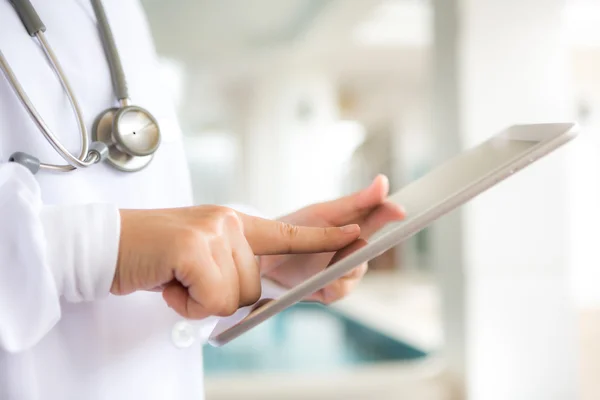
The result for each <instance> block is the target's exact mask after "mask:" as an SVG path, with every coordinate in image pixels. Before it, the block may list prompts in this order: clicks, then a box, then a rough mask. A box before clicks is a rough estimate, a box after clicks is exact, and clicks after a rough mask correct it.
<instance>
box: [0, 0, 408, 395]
mask: <svg viewBox="0 0 600 400" xmlns="http://www.w3.org/2000/svg"><path fill="white" fill-rule="evenodd" d="M11 3H14V4H11ZM37 17H39V19H37ZM173 23H174V24H175V23H176V22H175V21H174V22H173ZM191 40H192V39H191ZM0 51H1V56H0V66H2V68H1V70H2V71H3V74H0V221H1V222H2V224H1V225H0V399H3V400H9V399H10V400H12V399H19V400H37V399H44V400H47V399H51V400H54V399H56V400H67V399H74V400H75V399H77V400H81V399H111V400H114V399H124V400H125V399H127V400H131V399H157V400H158V399H160V400H165V399H201V398H203V387H202V354H201V345H200V344H196V345H194V346H191V347H189V348H185V349H180V348H177V347H176V346H175V345H174V344H173V341H172V339H171V334H172V329H173V327H174V326H176V325H177V323H178V322H179V321H181V320H182V319H183V318H187V319H190V320H197V321H200V322H199V323H200V324H201V325H202V324H204V326H203V328H204V329H205V330H207V331H208V332H210V330H211V329H212V328H213V327H214V325H215V319H214V318H206V317H214V316H216V317H226V316H229V315H231V314H233V313H234V312H235V311H236V310H237V309H238V308H240V307H244V306H248V305H251V304H252V303H254V302H255V301H257V300H258V299H259V298H260V297H261V292H262V295H265V291H264V285H265V284H267V283H268V282H275V283H277V284H278V285H280V286H284V287H288V286H290V285H294V284H295V283H297V282H299V281H301V280H303V279H305V278H306V277H307V276H309V275H310V274H313V273H314V272H315V271H316V270H318V269H322V268H324V267H325V266H326V265H327V263H328V262H329V260H330V259H331V256H332V252H334V251H336V250H338V249H340V248H342V247H344V246H346V245H348V244H349V243H351V242H353V241H355V240H356V239H357V238H358V237H359V236H362V237H364V238H368V237H369V235H370V234H371V233H372V232H373V231H375V230H376V229H378V228H379V227H381V226H382V225H384V224H385V223H387V222H389V221H391V220H395V219H399V218H402V216H403V214H402V210H401V209H400V208H398V207H396V206H394V205H392V204H389V203H387V202H385V198H386V196H387V192H388V184H387V181H386V179H385V178H384V177H378V178H376V179H375V181H374V182H373V183H372V184H371V185H370V186H369V187H368V188H365V189H364V190H362V191H360V192H358V193H355V194H353V195H350V196H348V197H345V198H341V199H338V200H334V201H331V202H327V203H322V204H316V205H312V206H309V207H307V208H304V209H302V210H300V211H297V212H295V213H293V214H290V215H288V216H285V217H283V218H281V219H280V220H278V221H270V220H265V219H260V218H256V217H252V216H250V215H246V214H243V213H240V212H237V211H234V210H233V209H230V208H225V207H217V206H197V207H192V206H191V205H192V200H191V191H190V183H189V176H188V170H187V167H186V162H185V159H184V152H183V147H182V141H181V133H180V131H179V128H178V126H177V123H176V117H175V113H174V110H173V107H172V105H171V103H170V102H169V100H168V96H167V92H166V91H165V89H164V87H162V86H161V84H160V83H159V80H158V79H157V78H158V75H157V60H156V55H155V52H154V48H153V45H152V42H151V36H150V32H149V30H148V25H147V23H146V20H145V19H144V15H143V12H142V9H141V6H140V4H138V2H137V1H134V0H126V1H124V0H104V2H102V3H101V2H100V1H98V0H93V1H90V0H55V1H52V2H50V1H44V0H32V1H31V4H30V3H29V2H28V1H19V0H12V2H11V1H9V0H0ZM53 64H54V65H53ZM57 71H58V72H57ZM59 77H62V78H63V79H64V81H63V82H61V79H59ZM65 78H66V79H65ZM106 110H108V111H106ZM293 253H295V254H296V255H292V254H293ZM316 253H321V254H316ZM323 253H326V254H323ZM255 256H261V257H258V258H257V257H255ZM257 259H258V261H256V260H257ZM365 270H366V266H361V267H360V268H357V269H356V270H355V271H354V272H352V273H351V274H349V275H348V276H346V277H344V278H342V279H340V280H339V281H337V282H335V283H334V284H332V285H331V286H330V287H328V288H326V289H324V290H322V291H320V292H319V293H316V294H315V296H314V298H315V299H317V300H319V301H322V302H324V303H330V302H332V301H335V300H337V299H339V298H340V297H342V296H344V295H346V294H347V293H348V292H349V291H350V290H351V289H352V287H353V286H354V285H355V284H356V283H357V282H358V281H359V280H360V278H361V277H362V276H363V274H364V273H365ZM261 280H262V282H261ZM261 287H262V289H261Z"/></svg>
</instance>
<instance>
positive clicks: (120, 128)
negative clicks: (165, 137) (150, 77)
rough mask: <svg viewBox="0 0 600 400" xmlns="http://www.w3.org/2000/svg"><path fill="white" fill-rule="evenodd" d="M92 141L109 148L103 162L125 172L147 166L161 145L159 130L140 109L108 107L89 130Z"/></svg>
mask: <svg viewBox="0 0 600 400" xmlns="http://www.w3.org/2000/svg"><path fill="white" fill-rule="evenodd" d="M92 134H93V138H94V140H97V141H100V142H103V143H104V144H106V145H107V146H108V149H109V152H108V156H107V157H106V162H108V163H109V164H111V165H112V166H113V167H115V168H117V169H119V170H121V171H124V172H135V171H139V170H141V169H143V168H144V167H146V166H147V165H148V164H149V163H150V162H151V161H152V159H153V158H154V152H155V151H156V150H157V149H158V147H159V146H160V141H161V140H160V139H161V138H160V129H159V126H158V122H157V121H156V120H155V119H154V117H152V115H151V114H150V113H149V112H148V111H146V110H144V109H143V108H141V107H137V106H130V105H127V106H125V107H120V108H111V109H109V110H107V111H105V112H104V113H103V114H102V115H100V116H99V117H98V118H97V119H96V121H95V123H94V127H93V130H92Z"/></svg>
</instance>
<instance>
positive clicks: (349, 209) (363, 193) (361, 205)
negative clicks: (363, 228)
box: [318, 175, 390, 225]
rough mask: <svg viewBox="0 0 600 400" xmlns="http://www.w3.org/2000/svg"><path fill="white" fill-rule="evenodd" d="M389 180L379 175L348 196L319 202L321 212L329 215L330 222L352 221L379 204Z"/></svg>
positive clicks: (384, 194)
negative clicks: (366, 185) (364, 186)
mask: <svg viewBox="0 0 600 400" xmlns="http://www.w3.org/2000/svg"><path fill="white" fill-rule="evenodd" d="M389 187H390V185H389V181H388V179H387V177H386V176H385V175H379V176H377V178H375V179H374V180H373V182H371V184H370V185H369V186H368V187H366V188H364V189H362V190H360V191H358V192H356V193H353V194H351V195H349V196H345V197H341V198H339V199H336V200H332V201H328V202H326V203H322V204H319V205H318V206H319V207H320V208H321V209H322V213H323V214H326V215H328V216H329V218H330V220H331V222H332V223H335V224H338V225H339V224H342V223H344V222H342V221H352V220H355V219H357V218H360V217H362V216H364V215H365V214H368V213H370V212H371V211H372V210H373V209H374V208H375V207H377V206H379V205H381V204H382V203H383V202H384V201H385V199H386V197H387V195H388V192H389Z"/></svg>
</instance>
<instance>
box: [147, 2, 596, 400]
mask: <svg viewBox="0 0 600 400" xmlns="http://www.w3.org/2000/svg"><path fill="white" fill-rule="evenodd" d="M142 3H143V5H144V7H145V9H146V11H147V15H148V20H149V23H150V26H151V29H152V31H153V34H154V39H155V43H156V47H157V51H158V53H159V55H160V57H161V63H162V67H163V72H164V79H165V81H166V83H167V84H168V87H169V88H170V90H171V94H172V96H173V99H174V101H175V104H176V107H177V112H178V114H179V118H180V123H181V126H182V128H183V133H184V140H185V146H186V151H187V155H188V161H189V165H190V168H191V171H192V178H193V185H194V193H195V200H196V202H197V203H213V204H244V205H247V206H250V207H252V208H254V209H256V210H258V211H259V212H260V213H261V214H262V215H265V216H269V217H277V216H279V215H283V214H285V213H286V212H290V211H293V210H294V209H297V208H299V207H302V206H304V205H307V204H310V203H313V202H317V201H322V200H326V199H331V198H335V197H338V196H341V195H344V194H348V193H351V192H353V191H355V190H358V189H359V188H362V187H364V186H366V185H368V184H369V183H370V181H371V180H372V179H373V178H374V177H375V176H376V175H377V174H379V173H384V174H386V175H387V176H388V177H389V178H390V184H391V190H392V191H396V190H398V189H400V188H401V187H402V186H403V185H405V184H407V183H408V182H410V181H412V180H414V179H416V178H418V177H419V176H421V175H422V174H424V173H426V172H427V171H428V170H430V169H431V168H432V167H434V166H435V165H437V164H439V163H440V162H441V161H443V160H444V159H446V158H448V157H450V156H452V155H454V154H456V153H458V152H459V151H460V150H462V149H464V148H468V147H470V146H472V145H474V144H476V143H478V142H480V141H483V140H485V139H486V138H487V137H489V136H491V135H493V134H494V133H496V132H498V131H499V130H501V129H503V128H505V127H507V126H509V125H511V124H515V123H535V122H558V121H573V120H575V121H578V122H579V123H580V125H581V128H582V133H581V135H580V137H579V138H578V139H577V140H576V141H574V142H573V143H572V144H570V145H569V146H568V147H567V148H565V149H564V150H561V151H559V152H557V153H556V154H553V155H552V156H549V157H548V158H547V159H545V160H543V161H541V162H539V163H537V165H534V166H532V167H530V168H528V169H527V170H525V171H523V172H522V173H520V174H519V176H516V177H515V178H513V179H511V180H510V181H507V182H505V183H503V184H501V185H499V186H498V187H496V188H494V189H492V190H490V191H489V192H487V193H485V194H484V195H482V196H481V197H479V198H477V199H476V200H474V201H472V202H470V203H469V204H468V205H467V206H465V207H463V208H461V209H460V210H459V211H456V212H454V213H452V214H451V215H449V216H447V217H444V218H443V219H441V220H440V221H438V222H436V223H435V224H434V225H432V226H431V227H430V228H428V229H426V230H424V231H422V232H421V233H419V234H418V235H416V236H415V237H413V238H411V239H410V240H408V241H407V242H406V243H403V244H402V245H401V246H398V248H396V249H393V250H392V251H389V252H387V253H385V254H383V255H382V256H380V257H379V258H378V259H376V260H374V261H373V262H372V263H371V269H370V272H369V273H368V275H367V277H366V279H365V281H364V284H363V285H361V286H360V288H359V289H358V290H357V291H356V292H355V293H354V294H352V295H351V296H350V297H348V298H347V299H345V300H343V301H341V302H339V303H338V304H335V305H334V306H332V307H330V308H324V307H319V306H314V305H313V306H309V305H300V306H297V307H294V308H292V309H290V310H288V311H287V312H285V313H283V314H282V315H280V316H278V317H276V318H273V319H271V320H269V321H268V322H266V323H265V324H263V325H261V326H260V327H258V328H257V329H255V330H253V331H252V332H250V333H248V334H247V335H245V336H243V337H242V338H240V339H239V340H237V341H235V342H233V343H231V344H230V345H228V346H226V347H224V348H220V349H215V348H211V347H207V348H206V349H205V355H204V358H205V359H204V363H205V368H206V385H207V399H208V400H217V399H235V398H241V397H242V396H243V398H245V399H307V398H312V399H382V400H386V399H400V398H411V399H462V398H473V399H485V400H490V399H507V398H510V399H527V400H530V399H561V400H562V399H565V400H566V399H569V400H570V399H579V398H581V399H598V398H600V384H599V383H598V382H597V381H598V380H597V379H596V376H597V375H598V373H600V322H599V321H600V317H599V316H598V314H599V313H598V312H597V311H596V310H597V309H600V255H599V254H598V251H597V250H596V249H597V247H598V246H597V244H596V243H597V241H598V239H600V234H599V233H598V230H597V226H598V223H600V212H599V211H598V209H599V208H600V207H599V205H600V179H599V178H600V157H599V156H600V141H599V140H598V139H597V137H598V132H599V128H600V2H598V1H597V0H568V1H567V0H462V1H461V0H432V1H426V0H286V1H280V0H251V1H248V0H171V1H169V2H165V1H160V0H143V1H142ZM408 211H409V212H410V210H408Z"/></svg>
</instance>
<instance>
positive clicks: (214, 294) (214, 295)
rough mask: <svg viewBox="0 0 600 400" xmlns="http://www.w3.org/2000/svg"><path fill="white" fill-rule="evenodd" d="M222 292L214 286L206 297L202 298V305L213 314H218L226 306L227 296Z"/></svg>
mask: <svg viewBox="0 0 600 400" xmlns="http://www.w3.org/2000/svg"><path fill="white" fill-rule="evenodd" d="M222 293H223V292H222V291H220V290H215V288H214V287H213V289H212V290H210V292H209V293H207V294H206V295H205V296H204V299H202V305H203V306H204V308H206V309H207V310H208V311H209V312H210V313H211V314H214V315H217V314H219V313H220V312H221V310H222V309H223V308H224V307H225V297H224V296H223V294H222Z"/></svg>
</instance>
